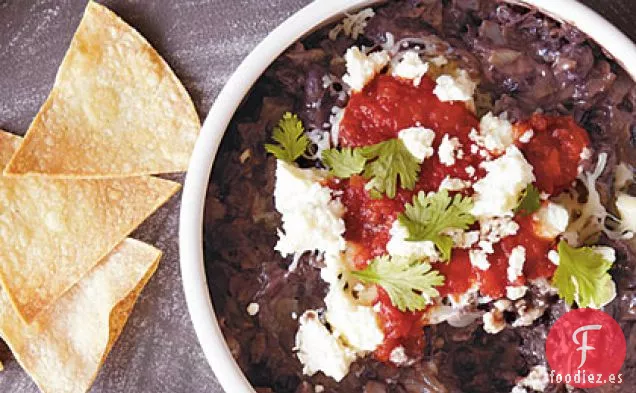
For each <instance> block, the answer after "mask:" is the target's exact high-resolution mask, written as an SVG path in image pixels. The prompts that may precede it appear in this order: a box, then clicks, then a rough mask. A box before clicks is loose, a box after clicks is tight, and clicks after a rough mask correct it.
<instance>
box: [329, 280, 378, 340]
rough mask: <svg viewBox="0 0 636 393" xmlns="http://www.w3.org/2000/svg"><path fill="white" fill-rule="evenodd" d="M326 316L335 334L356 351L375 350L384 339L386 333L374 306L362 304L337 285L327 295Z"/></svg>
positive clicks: (332, 286)
mask: <svg viewBox="0 0 636 393" xmlns="http://www.w3.org/2000/svg"><path fill="white" fill-rule="evenodd" d="M325 304H326V306H327V312H326V314H325V318H326V319H327V322H329V325H330V326H331V328H332V330H333V335H334V336H336V337H339V338H340V339H341V340H342V341H343V342H346V343H347V345H348V346H349V347H351V348H352V349H354V350H355V351H356V352H367V351H368V352H370V351H374V350H375V349H376V348H377V347H378V345H380V344H382V342H383V341H384V333H383V330H382V328H381V327H380V325H379V323H378V318H377V315H376V313H375V311H373V308H372V307H369V306H362V305H359V304H357V303H356V302H355V300H354V299H353V298H352V297H351V296H350V295H349V294H347V293H346V292H345V291H343V290H342V289H341V288H340V287H339V286H337V285H331V288H330V289H329V293H327V296H326V297H325Z"/></svg>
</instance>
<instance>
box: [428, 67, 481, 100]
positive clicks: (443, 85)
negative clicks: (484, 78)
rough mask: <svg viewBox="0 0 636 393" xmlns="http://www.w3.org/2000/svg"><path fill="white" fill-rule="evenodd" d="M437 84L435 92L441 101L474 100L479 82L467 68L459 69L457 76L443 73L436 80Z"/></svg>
mask: <svg viewBox="0 0 636 393" xmlns="http://www.w3.org/2000/svg"><path fill="white" fill-rule="evenodd" d="M436 82H437V86H435V89H434V90H433V93H435V95H436V96H437V98H439V100H440V101H444V102H447V101H469V102H472V100H473V95H474V94H475V88H476V87H477V84H476V83H475V82H474V81H473V80H472V79H470V75H468V72H466V70H459V71H457V73H456V75H455V76H451V75H441V76H439V77H438V78H437V80H436Z"/></svg>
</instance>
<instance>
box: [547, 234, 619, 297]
mask: <svg viewBox="0 0 636 393" xmlns="http://www.w3.org/2000/svg"><path fill="white" fill-rule="evenodd" d="M558 251H559V266H558V267H557V269H556V272H555V273H554V277H552V285H554V286H555V287H556V288H557V289H558V291H559V297H561V298H563V299H564V300H565V302H566V303H567V304H569V305H571V304H572V303H573V302H574V301H576V303H577V304H578V305H579V307H592V308H599V307H601V306H602V305H604V304H606V303H607V302H609V301H610V300H611V299H612V298H613V297H614V295H615V293H616V292H615V290H616V287H615V286H614V282H613V281H612V277H611V276H610V275H609V273H607V272H608V270H609V269H610V268H611V267H612V262H611V261H608V260H607V259H605V258H604V257H603V255H601V253H599V252H597V251H595V250H594V249H592V248H590V247H581V248H573V247H571V246H570V245H569V244H568V243H567V242H566V241H565V240H561V241H560V242H559V246H558Z"/></svg>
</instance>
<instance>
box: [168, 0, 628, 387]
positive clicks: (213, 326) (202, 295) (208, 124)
mask: <svg viewBox="0 0 636 393" xmlns="http://www.w3.org/2000/svg"><path fill="white" fill-rule="evenodd" d="M506 1H507V2H510V3H517V4H523V5H526V6H530V7H534V8H537V9H538V10H540V11H541V12H543V13H545V14H547V15H549V16H551V17H553V18H554V19H557V20H560V21H563V22H566V23H569V24H571V25H574V26H576V27H577V28H579V29H580V30H581V31H583V32H584V33H586V34H587V35H588V36H589V37H591V38H592V39H593V40H594V41H596V42H597V43H598V44H599V45H600V46H601V47H602V48H604V49H605V51H606V52H607V53H608V54H609V55H610V56H612V57H613V58H614V59H615V60H616V61H617V62H618V63H619V64H620V65H622V66H623V68H624V69H625V70H626V71H627V72H628V73H629V74H630V75H631V76H632V78H634V79H636V45H634V43H633V42H632V41H631V40H630V39H629V38H627V36H626V35H625V34H623V33H622V32H621V31H620V30H618V28H616V27H615V26H614V25H612V24H611V23H610V22H608V21H607V20H605V19H604V18H603V17H601V16H600V15H599V14H597V13H596V12H594V11H592V10H591V9H590V8H588V7H587V6H585V5H583V4H582V3H579V2H578V1H576V0H559V1H554V0H506ZM382 2H383V1H381V0H380V1H379V0H348V1H342V0H314V1H313V2H311V3H310V4H308V5H307V6H305V7H304V8H302V9H301V10H300V11H298V12H296V13H295V14H293V15H292V16H291V17H289V18H288V19H287V20H286V21H285V22H283V23H282V24H281V25H279V26H278V27H277V28H276V29H274V30H273V31H272V32H271V33H269V34H268V35H267V36H266V37H265V39H264V40H263V41H261V42H260V43H259V44H258V45H257V46H256V47H255V48H254V50H253V51H252V52H251V53H250V54H249V55H248V56H247V57H246V58H245V59H244V60H243V62H242V63H241V64H240V65H239V67H238V68H237V69H236V71H235V72H234V73H233V74H232V76H231V77H230V78H229V79H228V81H227V82H226V84H225V86H224V87H223V89H222V90H221V92H220V93H219V95H218V96H217V98H216V100H215V102H214V104H213V105H212V108H211V109H210V112H209V113H208V115H207V117H206V119H205V121H204V123H203V127H202V129H201V133H200V135H199V137H198V140H197V142H196V145H195V148H194V151H193V154H192V158H191V160H190V165H189V168H188V173H187V175H186V179H185V184H184V188H183V194H182V203H181V213H180V221H179V252H180V261H181V275H182V280H183V290H184V292H185V297H186V303H187V306H188V311H189V313H190V318H191V320H192V323H193V325H194V329H195V332H196V335H197V337H198V340H199V343H200V345H201V347H202V349H203V352H204V354H205V357H206V359H207V362H208V363H209V364H210V367H211V368H212V370H213V372H214V374H215V375H216V378H217V379H218V381H219V383H220V384H221V386H222V388H223V389H224V390H225V391H227V392H232V393H255V390H254V388H253V387H252V385H251V384H250V383H249V381H248V380H247V378H246V377H245V375H244V374H243V372H242V371H241V369H240V368H239V366H238V364H237V362H236V361H235V360H234V358H233V356H232V354H231V352H230V349H229V347H228V345H227V343H226V341H225V338H224V336H223V333H222V332H221V329H220V327H219V324H218V321H217V318H216V314H215V312H214V308H213V306H212V301H211V297H210V293H209V286H208V281H207V278H206V277H207V276H206V271H205V266H204V255H203V214H204V207H205V197H206V194H207V189H208V182H209V177H210V174H211V171H212V166H213V164H214V161H215V157H216V153H217V151H218V147H219V145H220V143H221V140H222V138H223V135H224V134H225V131H226V129H227V126H228V124H229V122H230V120H231V119H232V117H233V116H234V113H235V112H236V110H237V108H238V107H239V105H240V103H241V102H242V101H243V98H244V97H245V96H246V94H248V93H249V91H250V89H251V87H252V86H253V85H254V83H255V82H256V81H257V79H258V78H259V77H260V76H261V75H262V74H263V72H264V71H265V69H266V68H267V67H268V66H269V65H270V64H271V63H272V62H273V61H274V60H275V59H276V58H278V56H280V54H282V53H283V51H284V50H285V49H287V48H288V47H289V46H290V45H292V44H293V43H294V42H296V41H298V40H299V39H301V38H302V37H303V36H305V35H306V34H307V33H309V32H311V31H313V30H315V29H316V28H317V27H319V26H321V25H322V24H324V23H326V22H328V21H331V20H333V19H334V18H335V17H337V16H342V15H343V14H344V13H345V12H347V11H350V10H354V9H359V8H361V7H364V6H368V5H371V4H377V3H382Z"/></svg>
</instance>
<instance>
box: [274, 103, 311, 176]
mask: <svg viewBox="0 0 636 393" xmlns="http://www.w3.org/2000/svg"><path fill="white" fill-rule="evenodd" d="M272 139H273V140H274V141H275V142H278V144H272V143H267V144H266V145H265V150H267V152H268V153H271V154H273V155H274V156H275V157H276V158H278V159H279V160H283V161H287V162H290V163H291V162H294V161H296V160H297V159H298V157H300V156H301V155H303V153H305V151H306V150H307V147H308V146H309V138H307V135H305V128H304V127H303V123H302V121H301V120H300V119H299V118H298V116H297V115H295V114H291V113H289V112H287V113H285V114H284V115H283V118H282V119H280V121H279V122H278V125H276V127H274V131H273V132H272Z"/></svg>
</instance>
